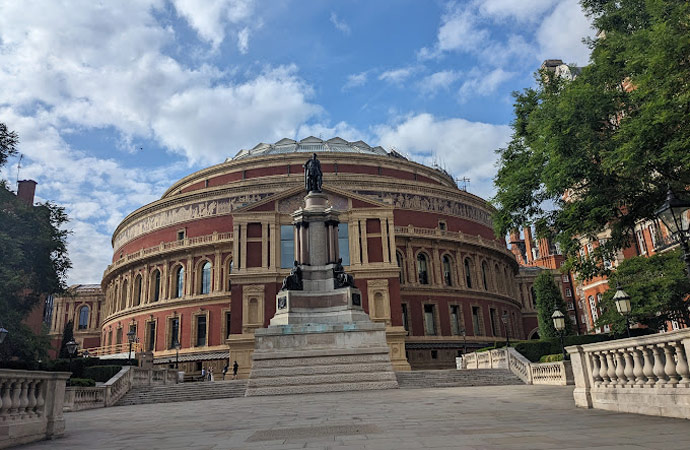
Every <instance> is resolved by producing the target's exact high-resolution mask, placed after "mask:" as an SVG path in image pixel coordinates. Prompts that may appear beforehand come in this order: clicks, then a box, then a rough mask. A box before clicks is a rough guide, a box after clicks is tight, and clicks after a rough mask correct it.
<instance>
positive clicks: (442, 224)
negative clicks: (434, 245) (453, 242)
mask: <svg viewBox="0 0 690 450" xmlns="http://www.w3.org/2000/svg"><path fill="white" fill-rule="evenodd" d="M438 229H439V230H441V231H446V230H447V229H448V226H447V225H446V222H444V221H443V220H439V221H438Z"/></svg>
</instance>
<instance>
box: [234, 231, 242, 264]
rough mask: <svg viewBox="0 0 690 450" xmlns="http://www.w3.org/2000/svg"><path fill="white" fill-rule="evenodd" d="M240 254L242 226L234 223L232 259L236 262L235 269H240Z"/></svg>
mask: <svg viewBox="0 0 690 450" xmlns="http://www.w3.org/2000/svg"><path fill="white" fill-rule="evenodd" d="M239 254H240V226H239V225H235V224H233V226H232V260H233V263H234V267H233V268H234V269H235V270H239V269H240V263H241V261H240V260H239V259H238V258H237V255H239Z"/></svg>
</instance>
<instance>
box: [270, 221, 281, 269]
mask: <svg viewBox="0 0 690 450" xmlns="http://www.w3.org/2000/svg"><path fill="white" fill-rule="evenodd" d="M269 227H270V229H269V233H268V236H269V240H270V244H271V251H270V258H269V259H270V261H269V263H268V266H269V267H270V268H271V269H275V267H276V254H277V253H278V249H279V248H280V242H279V240H278V241H276V225H275V224H269Z"/></svg>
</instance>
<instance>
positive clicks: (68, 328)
mask: <svg viewBox="0 0 690 450" xmlns="http://www.w3.org/2000/svg"><path fill="white" fill-rule="evenodd" d="M73 340H74V321H72V320H69V321H68V322H67V324H66V325H65V329H64V330H62V342H61V343H60V354H59V357H60V358H69V352H68V351H67V345H66V344H67V343H68V342H69V341H73Z"/></svg>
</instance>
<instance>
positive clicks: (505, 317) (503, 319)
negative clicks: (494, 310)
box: [501, 311, 510, 348]
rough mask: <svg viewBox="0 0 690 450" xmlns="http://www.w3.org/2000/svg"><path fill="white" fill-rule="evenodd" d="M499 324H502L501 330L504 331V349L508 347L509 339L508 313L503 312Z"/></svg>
mask: <svg viewBox="0 0 690 450" xmlns="http://www.w3.org/2000/svg"><path fill="white" fill-rule="evenodd" d="M501 322H503V329H504V330H506V348H507V347H510V337H509V336H508V311H503V315H502V316H501Z"/></svg>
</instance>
